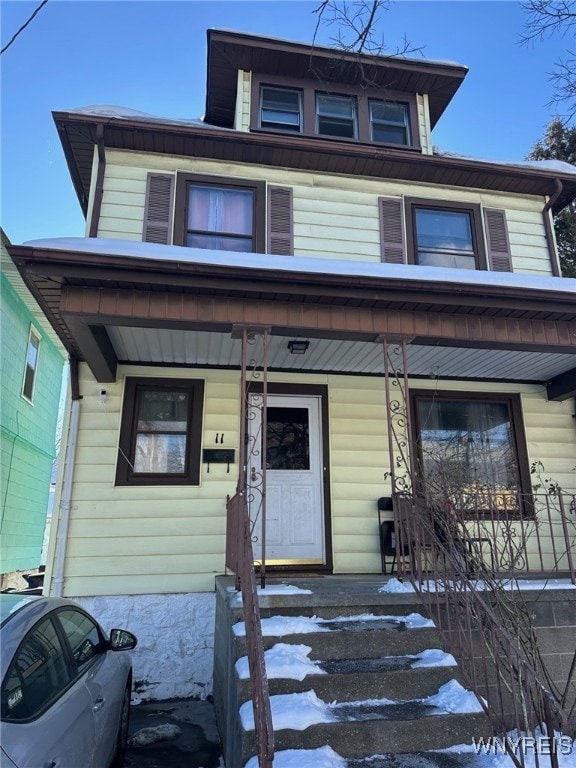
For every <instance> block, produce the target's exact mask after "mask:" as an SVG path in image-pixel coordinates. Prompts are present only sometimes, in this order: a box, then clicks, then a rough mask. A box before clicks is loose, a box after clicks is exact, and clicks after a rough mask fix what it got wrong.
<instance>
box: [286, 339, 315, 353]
mask: <svg viewBox="0 0 576 768" xmlns="http://www.w3.org/2000/svg"><path fill="white" fill-rule="evenodd" d="M309 346H310V342H309V341H308V340H307V339H291V340H290V341H289V342H288V349H289V350H290V354H291V355H304V354H306V350H307V349H308V347H309Z"/></svg>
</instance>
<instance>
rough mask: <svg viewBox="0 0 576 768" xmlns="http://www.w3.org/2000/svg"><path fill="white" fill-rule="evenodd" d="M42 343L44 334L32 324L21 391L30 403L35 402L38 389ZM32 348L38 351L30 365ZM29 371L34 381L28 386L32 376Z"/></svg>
mask: <svg viewBox="0 0 576 768" xmlns="http://www.w3.org/2000/svg"><path fill="white" fill-rule="evenodd" d="M34 342H35V343H34ZM41 343H42V336H41V335H40V333H39V331H38V330H37V329H36V328H35V327H34V326H33V325H31V326H30V330H29V332H28V343H27V344H26V360H25V362H24V375H23V376H22V391H21V394H22V397H23V398H24V400H26V401H27V402H29V403H33V402H34V393H35V391H36V378H37V373H38V358H39V356H40V345H41ZM31 350H35V351H36V355H35V358H34V364H33V365H30V362H29V361H30V352H31ZM29 371H30V376H31V378H32V383H31V386H30V387H29V388H28V387H27V386H26V385H27V382H28V381H29V378H30V376H29V375H28V372H29ZM28 389H30V392H29V393H28V391H27V390H28Z"/></svg>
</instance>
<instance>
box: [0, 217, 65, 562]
mask: <svg viewBox="0 0 576 768" xmlns="http://www.w3.org/2000/svg"><path fill="white" fill-rule="evenodd" d="M0 234H1V245H0V251H1V253H0V257H1V275H2V286H1V303H0V333H1V336H0V341H1V345H2V355H1V363H0V364H1V376H0V381H1V400H0V426H1V468H2V475H1V483H0V493H1V505H0V512H1V517H0V572H1V573H2V574H6V573H11V572H13V571H23V570H29V569H34V568H37V567H38V565H39V564H40V556H41V553H42V545H43V539H44V530H45V527H46V516H47V511H48V503H49V496H50V479H51V473H52V466H53V463H54V459H55V456H56V428H57V422H58V406H59V401H60V390H61V385H62V370H63V366H64V361H65V354H66V353H65V350H64V347H63V346H62V344H61V342H60V341H59V340H58V338H57V336H56V334H55V333H54V331H53V330H52V328H51V326H50V324H49V323H48V321H47V320H46V318H45V316H44V314H43V313H42V310H41V309H40V307H39V306H38V304H37V303H36V301H35V300H34V298H33V297H32V295H31V294H30V292H29V291H28V289H27V288H26V286H25V285H24V282H23V281H22V278H21V277H20V274H19V272H18V270H17V269H16V267H15V266H14V263H13V262H12V259H11V258H10V256H9V254H8V252H7V249H6V246H8V245H10V241H9V240H8V238H7V237H6V235H5V233H4V232H3V231H2V230H0Z"/></svg>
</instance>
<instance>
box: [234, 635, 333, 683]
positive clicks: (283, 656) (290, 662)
mask: <svg viewBox="0 0 576 768" xmlns="http://www.w3.org/2000/svg"><path fill="white" fill-rule="evenodd" d="M311 650H312V648H310V646H309V645H289V644H288V643H276V645H274V646H273V647H272V648H270V650H268V651H266V652H265V653H264V661H265V663H266V676H267V677H268V679H269V680H270V679H273V678H274V679H276V678H283V679H289V680H304V678H305V677H306V676H307V675H325V674H326V672H325V671H324V670H323V669H321V667H320V666H319V665H318V662H316V661H312V660H311V659H309V658H308V654H309V653H310V651H311ZM236 672H237V673H238V677H239V678H240V679H241V680H248V679H249V678H250V670H249V668H248V656H242V658H240V659H238V661H237V662H236Z"/></svg>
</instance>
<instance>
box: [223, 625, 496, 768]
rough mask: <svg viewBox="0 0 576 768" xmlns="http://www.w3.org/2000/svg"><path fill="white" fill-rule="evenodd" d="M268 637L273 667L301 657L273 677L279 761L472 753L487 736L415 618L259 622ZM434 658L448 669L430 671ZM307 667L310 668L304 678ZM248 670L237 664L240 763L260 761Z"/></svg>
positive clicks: (474, 704) (475, 707)
mask: <svg viewBox="0 0 576 768" xmlns="http://www.w3.org/2000/svg"><path fill="white" fill-rule="evenodd" d="M262 629H263V634H264V641H265V647H266V648H267V653H268V657H267V666H268V667H269V666H270V661H271V660H272V659H274V658H275V656H274V654H275V653H276V663H277V664H278V659H277V657H278V654H279V653H280V655H282V653H285V654H286V653H287V652H286V649H285V648H283V646H287V645H291V644H292V643H293V644H294V646H295V648H296V649H297V651H296V654H297V655H298V654H299V656H300V658H299V661H298V662H297V663H295V662H294V660H293V659H292V660H290V657H289V654H287V655H286V663H285V668H286V673H285V674H282V673H280V676H277V675H276V674H269V677H270V680H269V686H270V692H271V703H272V717H273V722H274V727H275V743H276V750H277V751H278V752H282V751H285V750H300V749H304V748H307V749H319V748H321V747H323V746H324V745H330V747H331V749H333V750H334V751H335V752H336V753H337V754H338V755H340V756H341V757H342V758H346V759H348V760H350V759H354V760H356V761H357V760H359V759H362V758H367V757H369V756H373V755H383V754H386V753H414V752H417V751H422V752H424V751H428V750H434V749H443V748H446V747H449V746H451V745H453V744H463V743H468V744H470V743H471V741H472V738H473V737H475V738H479V737H480V736H487V735H489V734H490V732H491V729H490V728H489V726H488V723H487V720H486V717H485V715H484V714H483V712H482V711H481V707H480V705H479V703H478V701H477V699H476V697H475V696H474V695H473V694H471V693H470V692H466V691H464V690H463V689H462V687H461V685H460V684H459V683H458V682H457V680H456V679H454V678H456V677H457V669H455V668H454V666H453V664H452V665H450V663H447V662H446V657H445V656H442V652H441V651H438V650H432V651H431V650H429V649H430V642H431V641H435V645H436V647H437V645H438V635H437V633H436V630H435V628H434V626H433V624H432V623H431V622H430V621H429V620H427V619H425V618H424V617H422V616H420V615H419V614H415V613H411V614H407V615H405V616H402V615H393V616H389V615H384V616H382V615H380V616H378V615H376V616H375V615H372V614H360V615H353V616H343V617H333V618H329V619H322V618H320V619H319V618H317V617H304V616H297V617H287V616H273V617H270V618H268V619H264V620H263V622H262ZM233 634H234V638H235V639H234V643H235V647H236V652H237V654H238V652H239V651H240V650H241V649H243V647H244V639H243V625H242V622H239V623H237V624H236V625H234V627H233ZM281 641H286V642H281ZM304 643H305V644H304ZM278 646H280V651H279V649H278ZM433 653H436V654H440V655H441V658H442V659H443V661H441V662H440V661H438V660H437V662H436V663H431V662H430V659H428V662H429V665H428V666H425V665H426V656H427V655H428V656H429V654H433ZM308 655H310V656H311V657H312V660H310V659H308ZM439 658H440V657H439ZM450 658H451V657H450ZM304 659H308V662H309V664H310V665H311V668H309V669H304V670H303V669H302V668H301V667H304V668H305V667H306V663H305V661H304ZM451 661H452V662H453V659H451ZM279 666H280V667H281V666H282V664H281V662H280V664H279ZM294 666H296V667H297V668H298V669H299V670H300V671H299V673H298V674H297V675H295V674H294V670H293V667H294ZM243 667H244V669H243ZM245 667H246V662H245V661H244V660H242V659H240V660H239V662H238V663H237V665H236V673H237V681H236V686H237V701H238V705H239V707H240V714H241V720H242V727H241V729H240V739H241V742H242V746H241V754H242V761H243V762H245V761H246V760H247V759H248V758H249V756H250V755H253V754H254V752H255V741H254V731H253V730H252V729H253V714H252V704H251V701H250V689H249V682H248V681H247V680H246V679H245V678H246V669H245ZM294 677H300V678H301V679H297V680H295V679H294ZM242 678H244V679H242ZM434 694H435V695H434ZM463 702H466V703H463ZM240 764H241V763H240ZM368 764H369V765H370V766H371V768H377V765H376V764H374V763H373V762H372V763H367V765H368ZM344 765H346V763H344ZM355 765H358V766H361V765H362V763H355ZM232 768H234V767H232Z"/></svg>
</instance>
